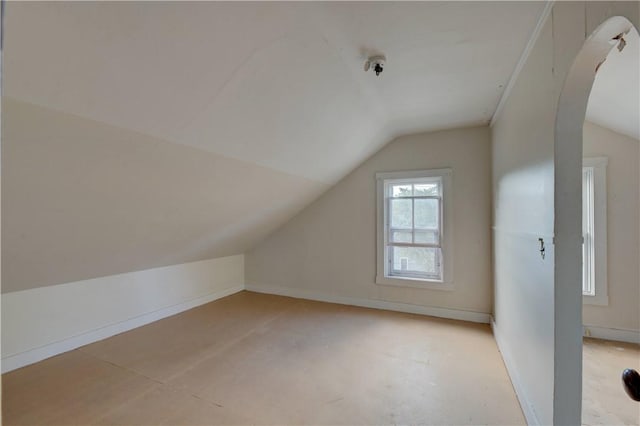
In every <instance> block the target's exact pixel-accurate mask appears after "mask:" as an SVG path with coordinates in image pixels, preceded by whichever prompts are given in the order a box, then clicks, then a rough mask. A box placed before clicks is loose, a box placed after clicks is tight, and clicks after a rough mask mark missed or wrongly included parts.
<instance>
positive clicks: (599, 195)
mask: <svg viewBox="0 0 640 426" xmlns="http://www.w3.org/2000/svg"><path fill="white" fill-rule="evenodd" d="M608 162H609V160H608V158H607V157H584V158H583V159H582V167H583V170H584V167H591V168H592V169H593V196H594V197H593V215H594V218H593V220H594V226H593V228H594V236H593V238H594V250H595V254H594V265H595V273H594V276H593V278H594V286H595V295H584V294H583V295H582V303H583V304H585V305H599V306H607V305H608V304H609V285H608V273H607V264H608V260H607V253H608V251H607V244H608V243H607V165H608ZM583 184H584V183H583ZM583 198H584V196H583ZM583 201H584V200H583ZM583 207H584V202H583ZM583 214H584V213H583Z"/></svg>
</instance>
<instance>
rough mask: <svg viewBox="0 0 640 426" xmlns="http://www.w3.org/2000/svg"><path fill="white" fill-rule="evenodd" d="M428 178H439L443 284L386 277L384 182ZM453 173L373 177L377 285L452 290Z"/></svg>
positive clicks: (387, 174) (382, 173) (422, 171)
mask: <svg viewBox="0 0 640 426" xmlns="http://www.w3.org/2000/svg"><path fill="white" fill-rule="evenodd" d="M427 177H441V178H442V192H443V197H442V198H443V200H442V201H443V204H442V210H443V211H442V216H443V217H442V224H443V229H442V234H443V238H442V281H436V280H429V279H417V278H408V277H407V278H405V277H389V276H387V275H386V271H385V244H386V238H385V224H384V220H385V210H386V203H385V191H384V181H385V180H387V179H418V178H427ZM452 181H453V173H452V170H451V169H431V170H412V171H403V172H380V173H376V193H377V210H376V213H377V220H376V222H377V241H376V249H377V250H376V252H377V260H376V284H380V285H391V286H401V287H414V288H421V289H429V290H449V291H451V290H454V289H455V288H454V284H453V190H452V186H453V185H452Z"/></svg>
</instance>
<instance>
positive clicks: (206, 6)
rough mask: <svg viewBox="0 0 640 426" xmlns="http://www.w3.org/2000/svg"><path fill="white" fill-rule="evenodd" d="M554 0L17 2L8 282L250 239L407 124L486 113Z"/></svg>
mask: <svg viewBox="0 0 640 426" xmlns="http://www.w3.org/2000/svg"><path fill="white" fill-rule="evenodd" d="M543 7H544V3H542V2H530V3H528V2H514V3H509V2H496V3H489V2H470V3H463V2H447V3H439V2H425V3H382V2H380V3H364V2H362V3H346V2H344V3H343V2H339V3H316V2H313V3H312V2H305V3H242V2H240V3H185V2H175V3H169V2H159V3H152V2H113V3H110V2H109V3H104V2H103V3H99V2H77V3H76V2H69V3H67V2H50V3H48V2H44V3H19V2H8V3H7V7H6V18H5V26H6V27H5V50H4V59H3V62H4V82H3V84H4V95H5V99H4V100H3V115H5V114H6V116H7V117H8V119H4V120H3V123H4V127H5V129H4V130H3V157H2V161H3V178H4V179H3V207H2V208H3V212H2V213H3V214H2V220H3V235H2V239H3V240H2V244H3V268H2V270H3V291H15V290H20V289H25V288H31V287H37V286H42V285H50V284H57V283H62V282H68V281H73V280H79V279H85V278H91V277H96V276H102V275H109V274H115V273H120V272H127V271H131V270H136V269H145V268H149V267H154V266H161V265H166V264H171V263H178V262H186V261H190V260H198V259H204V258H207V257H212V256H222V255H227V254H235V253H241V252H243V251H245V250H246V249H248V248H249V247H251V246H252V245H253V244H255V243H256V242H257V241H259V239H260V238H262V237H263V236H264V235H265V234H267V233H268V232H270V231H271V230H273V229H274V228H275V227H277V226H279V225H280V224H282V223H283V222H284V221H286V220H287V219H288V218H290V217H291V216H292V215H294V214H295V213H296V212H297V211H299V209H300V208H302V207H303V206H304V205H305V204H306V203H308V202H309V201H311V200H312V199H313V198H315V197H317V196H318V195H319V194H320V193H321V192H322V191H324V190H325V189H326V188H327V187H328V186H330V185H332V184H334V183H335V182H337V181H338V180H339V179H340V178H341V177H342V176H344V175H345V174H346V173H348V172H349V171H350V170H352V169H353V168H354V167H355V166H356V165H358V164H359V163H361V162H362V161H363V160H364V159H366V158H367V157H368V156H369V155H371V154H372V153H374V152H375V151H377V150H378V149H379V148H380V147H382V146H383V145H384V144H385V143H387V142H388V141H389V140H391V139H393V138H394V137H396V136H398V135H401V134H406V133H413V132H418V131H425V130H432V129H433V130H435V129H443V128H450V127H459V126H467V125H475V124H479V123H487V122H488V121H489V120H490V119H491V116H492V114H493V112H494V110H495V108H496V105H497V104H498V101H499V98H500V96H501V94H502V92H503V88H504V87H505V86H506V84H507V81H508V79H509V77H510V76H511V73H512V70H513V69H514V67H515V64H516V62H517V60H518V58H519V56H520V54H521V52H522V50H523V48H524V46H525V44H526V41H527V39H528V37H529V35H530V33H531V32H532V30H533V28H534V26H535V23H536V21H537V19H538V17H539V15H540V13H541V12H542V9H543ZM374 53H384V54H385V55H386V56H387V59H388V63H387V67H386V69H385V71H384V72H383V74H382V75H381V76H380V77H376V76H375V74H373V73H371V72H369V73H365V72H364V71H363V64H364V61H365V59H366V57H367V56H368V55H369V54H374ZM196 158H197V159H196ZM172 159H174V161H172ZM194 162H197V163H198V164H197V165H194ZM96 163H97V164H99V168H98V170H96V169H95V168H94V167H93V166H92V165H95V164H96ZM35 165H38V167H35ZM27 171H28V172H27ZM220 200H224V202H223V201H220Z"/></svg>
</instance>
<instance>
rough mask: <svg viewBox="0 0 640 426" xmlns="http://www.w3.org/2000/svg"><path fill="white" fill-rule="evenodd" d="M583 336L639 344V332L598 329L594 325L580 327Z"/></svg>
mask: <svg viewBox="0 0 640 426" xmlns="http://www.w3.org/2000/svg"><path fill="white" fill-rule="evenodd" d="M582 329H583V334H582V335H583V336H585V337H593V338H594V339H604V340H614V341H616V342H627V343H636V344H640V330H628V329H620V328H607V327H598V326H595V325H585V326H583V327H582Z"/></svg>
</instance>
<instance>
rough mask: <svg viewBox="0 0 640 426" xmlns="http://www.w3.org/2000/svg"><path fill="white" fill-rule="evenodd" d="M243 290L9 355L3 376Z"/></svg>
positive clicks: (4, 361) (212, 295) (231, 290)
mask: <svg viewBox="0 0 640 426" xmlns="http://www.w3.org/2000/svg"><path fill="white" fill-rule="evenodd" d="M242 290H244V285H237V286H233V287H229V288H226V289H224V290H220V291H216V292H213V293H210V294H207V295H205V296H201V297H198V298H195V299H192V300H188V301H185V302H182V303H178V304H175V305H172V306H168V307H165V308H162V309H158V310H156V311H153V312H148V313H145V314H143V315H139V316H136V317H133V318H129V319H127V320H125V321H121V322H117V323H114V324H110V325H107V326H105V327H101V328H98V329H95V330H91V331H89V332H86V333H82V334H79V335H77V336H73V337H70V338H68V339H64V340H61V341H58V342H54V343H51V344H48V345H44V346H41V347H38V348H35V349H31V350H28V351H25V352H21V353H18V354H14V355H10V356H7V357H6V358H3V359H2V373H6V372H9V371H11V370H15V369H17V368H21V367H24V366H26V365H29V364H33V363H36V362H38V361H42V360H44V359H47V358H50V357H52V356H55V355H59V354H61V353H64V352H68V351H70V350H73V349H76V348H79V347H80V346H84V345H88V344H89V343H93V342H97V341H99V340H102V339H106V338H107V337H111V336H114V335H116V334H120V333H123V332H125V331H129V330H132V329H134V328H137V327H141V326H143V325H146V324H149V323H152V322H154V321H158V320H160V319H162V318H166V317H170V316H172V315H175V314H178V313H180V312H183V311H186V310H189V309H192V308H195V307H196V306H200V305H203V304H205V303H209V302H213V301H214V300H217V299H220V298H222V297H226V296H229V295H232V294H234V293H237V292H239V291H242Z"/></svg>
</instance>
